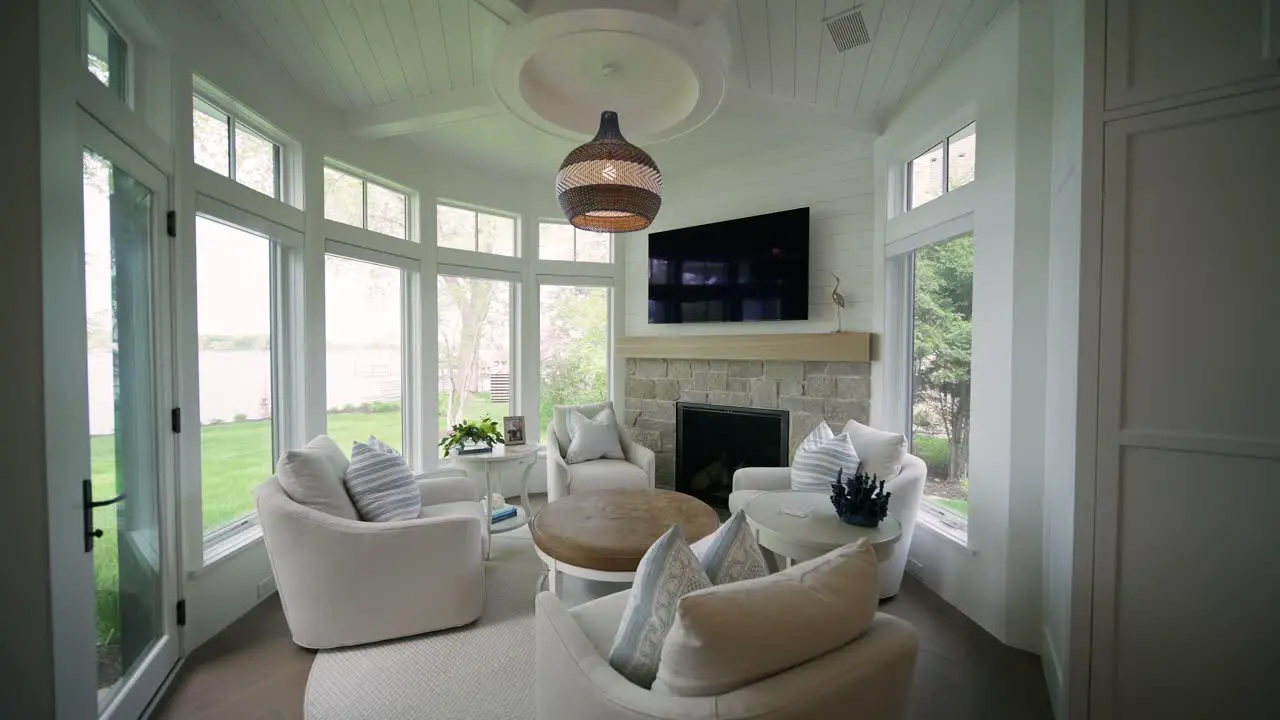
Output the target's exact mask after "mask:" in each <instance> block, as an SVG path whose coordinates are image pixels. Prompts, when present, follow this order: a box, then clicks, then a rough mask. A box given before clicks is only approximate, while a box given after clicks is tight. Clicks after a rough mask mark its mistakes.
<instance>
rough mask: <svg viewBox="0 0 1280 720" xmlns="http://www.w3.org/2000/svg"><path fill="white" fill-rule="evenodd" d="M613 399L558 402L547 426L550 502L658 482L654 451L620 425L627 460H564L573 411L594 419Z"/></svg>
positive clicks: (620, 435) (619, 438) (647, 485)
mask: <svg viewBox="0 0 1280 720" xmlns="http://www.w3.org/2000/svg"><path fill="white" fill-rule="evenodd" d="M611 407H613V403H611V402H603V403H596V404H594V405H576V406H572V405H557V406H556V408H555V415H554V417H553V419H552V421H551V425H550V426H549V427H548V428H547V502H555V501H556V500H558V499H560V498H562V497H564V496H565V495H568V494H570V493H574V492H582V491H583V490H614V489H620V488H646V487H647V488H651V487H653V483H654V474H655V464H656V460H655V457H654V454H653V451H652V450H650V449H649V448H647V447H645V446H643V445H640V444H639V443H636V442H633V441H632V440H631V439H630V438H628V437H627V433H626V431H625V430H623V429H622V427H621V425H619V427H618V441H619V442H620V443H621V444H622V453H623V455H625V456H626V459H625V460H589V461H587V462H581V463H575V464H573V465H570V464H568V463H566V462H565V461H564V457H565V451H566V450H568V448H569V413H570V412H571V411H573V410H577V411H578V412H581V413H582V414H583V415H585V416H587V417H589V418H594V417H595V416H596V415H597V414H598V413H599V412H600V411H602V410H604V409H605V408H611Z"/></svg>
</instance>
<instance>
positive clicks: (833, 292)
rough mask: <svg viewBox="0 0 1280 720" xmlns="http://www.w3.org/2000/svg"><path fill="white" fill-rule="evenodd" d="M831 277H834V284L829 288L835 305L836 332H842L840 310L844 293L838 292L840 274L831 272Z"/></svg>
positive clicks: (842, 306) (842, 305) (842, 307)
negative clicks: (833, 286)
mask: <svg viewBox="0 0 1280 720" xmlns="http://www.w3.org/2000/svg"><path fill="white" fill-rule="evenodd" d="M831 277H833V278H835V279H836V286H835V288H833V289H832V290H831V302H832V303H834V304H835V306H836V332H843V330H844V327H843V324H842V321H843V318H842V317H841V315H840V311H841V310H844V293H842V292H840V276H839V275H836V274H835V273H831Z"/></svg>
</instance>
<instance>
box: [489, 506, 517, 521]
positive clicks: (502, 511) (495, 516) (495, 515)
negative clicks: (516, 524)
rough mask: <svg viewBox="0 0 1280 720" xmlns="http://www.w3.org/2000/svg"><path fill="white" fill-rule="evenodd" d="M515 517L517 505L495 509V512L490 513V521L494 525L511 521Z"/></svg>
mask: <svg viewBox="0 0 1280 720" xmlns="http://www.w3.org/2000/svg"><path fill="white" fill-rule="evenodd" d="M515 516H516V506H515V505H504V506H502V507H500V508H494V510H493V512H492V513H489V517H490V521H491V522H492V523H493V524H494V525H496V524H498V523H500V522H502V521H503V520H510V519H511V518H513V517H515Z"/></svg>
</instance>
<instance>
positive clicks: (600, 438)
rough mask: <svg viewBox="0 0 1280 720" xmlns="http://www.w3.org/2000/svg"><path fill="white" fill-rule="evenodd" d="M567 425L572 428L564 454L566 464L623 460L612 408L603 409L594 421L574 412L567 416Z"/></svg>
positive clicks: (616, 421)
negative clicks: (602, 459) (570, 437)
mask: <svg viewBox="0 0 1280 720" xmlns="http://www.w3.org/2000/svg"><path fill="white" fill-rule="evenodd" d="M569 425H570V426H571V427H572V428H573V430H572V432H571V435H572V436H573V440H570V441H569V450H568V451H567V452H566V453H565V454H564V461H565V463H566V464H569V465H573V464H575V463H580V462H587V461H588V460H599V459H600V458H608V459H610V460H625V459H627V456H626V455H625V454H623V452H622V443H620V442H618V420H617V419H616V418H615V417H614V415H613V408H605V409H603V410H601V411H600V413H599V414H598V415H596V416H595V418H594V419H590V418H588V417H587V416H586V415H583V414H582V413H580V412H578V411H577V410H574V411H573V412H572V413H570V415H569Z"/></svg>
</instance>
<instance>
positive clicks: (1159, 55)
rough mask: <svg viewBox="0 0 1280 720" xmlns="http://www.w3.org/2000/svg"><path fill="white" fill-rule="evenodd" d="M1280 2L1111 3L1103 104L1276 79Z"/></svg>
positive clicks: (1179, 0)
mask: <svg viewBox="0 0 1280 720" xmlns="http://www.w3.org/2000/svg"><path fill="white" fill-rule="evenodd" d="M1278 14H1280V0H1215V1H1213V2H1206V1H1205V0H1109V2H1107V78H1106V81H1107V107H1108V108H1109V109H1115V108H1119V107H1124V106H1127V105H1133V104H1136V103H1140V102H1146V101H1150V100H1158V99H1162V98H1170V97H1175V96H1178V95H1183V94H1186V93H1193V92H1197V91H1204V90H1210V89H1213V88H1219V87H1222V86H1225V85H1231V84H1233V83H1238V82H1246V81H1255V80H1259V79H1263V80H1265V79H1266V78H1269V77H1274V78H1276V79H1277V80H1280V49H1277V47H1276V45H1277V44H1278V43H1280V27H1278V23H1277V15H1278Z"/></svg>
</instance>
